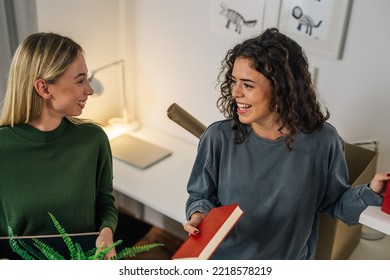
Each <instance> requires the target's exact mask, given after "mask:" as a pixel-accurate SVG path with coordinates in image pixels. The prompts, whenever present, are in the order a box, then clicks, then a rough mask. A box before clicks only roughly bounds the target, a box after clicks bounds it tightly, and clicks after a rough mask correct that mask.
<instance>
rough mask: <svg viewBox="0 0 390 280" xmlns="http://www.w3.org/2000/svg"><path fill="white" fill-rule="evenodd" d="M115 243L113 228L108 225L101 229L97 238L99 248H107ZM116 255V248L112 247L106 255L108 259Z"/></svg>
mask: <svg viewBox="0 0 390 280" xmlns="http://www.w3.org/2000/svg"><path fill="white" fill-rule="evenodd" d="M113 243H114V239H113V233H112V230H111V229H110V228H108V227H105V228H103V229H102V230H101V231H100V234H99V236H98V238H97V239H96V247H97V248H101V249H103V248H106V247H108V246H110V245H112V244H113ZM115 255H116V251H115V248H112V249H111V250H110V251H109V252H108V253H107V254H106V256H105V259H106V260H109V259H110V258H112V257H113V256H115Z"/></svg>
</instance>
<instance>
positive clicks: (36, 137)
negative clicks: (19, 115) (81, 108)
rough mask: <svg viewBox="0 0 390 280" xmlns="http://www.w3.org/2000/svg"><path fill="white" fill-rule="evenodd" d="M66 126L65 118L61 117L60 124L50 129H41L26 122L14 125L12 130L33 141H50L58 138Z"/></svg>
mask: <svg viewBox="0 0 390 280" xmlns="http://www.w3.org/2000/svg"><path fill="white" fill-rule="evenodd" d="M67 126H68V122H67V120H66V118H63V119H62V121H61V123H60V125H59V126H58V127H57V128H55V129H54V130H51V131H41V130H39V129H37V128H35V127H33V126H31V125H28V124H19V125H16V126H15V127H14V128H13V129H12V128H11V129H12V130H13V131H14V132H15V133H16V134H19V135H20V136H22V137H24V138H27V139H30V140H32V141H34V142H42V143H45V142H52V141H54V140H56V139H57V138H59V137H60V136H61V135H62V134H63V133H64V131H65V129H66V128H67Z"/></svg>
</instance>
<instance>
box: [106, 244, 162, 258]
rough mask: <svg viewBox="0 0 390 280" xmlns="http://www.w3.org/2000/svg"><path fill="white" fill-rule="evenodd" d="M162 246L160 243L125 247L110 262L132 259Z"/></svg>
mask: <svg viewBox="0 0 390 280" xmlns="http://www.w3.org/2000/svg"><path fill="white" fill-rule="evenodd" d="M160 246H164V244H162V243H152V244H146V245H139V246H134V247H127V248H124V249H123V250H122V251H120V252H119V253H117V254H116V255H115V256H114V257H112V258H111V259H112V260H120V259H123V258H127V257H130V258H131V257H134V256H136V255H137V254H139V253H142V252H146V251H149V250H151V249H153V248H156V247H160Z"/></svg>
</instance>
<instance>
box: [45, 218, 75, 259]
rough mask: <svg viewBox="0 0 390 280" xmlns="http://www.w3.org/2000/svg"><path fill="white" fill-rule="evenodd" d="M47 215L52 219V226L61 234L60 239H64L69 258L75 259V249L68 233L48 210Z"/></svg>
mask: <svg viewBox="0 0 390 280" xmlns="http://www.w3.org/2000/svg"><path fill="white" fill-rule="evenodd" d="M49 216H50V218H51V220H52V221H53V224H54V226H55V227H56V229H57V231H58V232H59V234H60V235H61V237H62V239H63V240H64V243H65V244H66V246H67V247H68V250H69V253H70V258H71V259H72V260H74V259H77V254H78V253H77V249H76V247H75V245H74V243H73V241H72V238H70V237H69V235H68V234H67V233H66V231H65V229H64V228H63V227H62V226H61V225H60V223H59V222H58V221H57V219H56V218H55V217H54V215H53V214H52V213H50V212H49Z"/></svg>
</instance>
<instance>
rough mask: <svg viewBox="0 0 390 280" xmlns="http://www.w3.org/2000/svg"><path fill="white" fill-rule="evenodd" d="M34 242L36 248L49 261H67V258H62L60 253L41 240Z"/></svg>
mask: <svg viewBox="0 0 390 280" xmlns="http://www.w3.org/2000/svg"><path fill="white" fill-rule="evenodd" d="M33 240H34V246H35V247H37V248H38V249H39V251H41V253H42V254H43V255H44V256H45V257H46V259H48V260H65V257H64V256H62V255H61V254H60V253H58V252H57V251H56V250H54V249H53V248H52V247H50V246H49V245H47V244H46V243H44V242H42V241H41V240H39V239H36V238H33Z"/></svg>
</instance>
